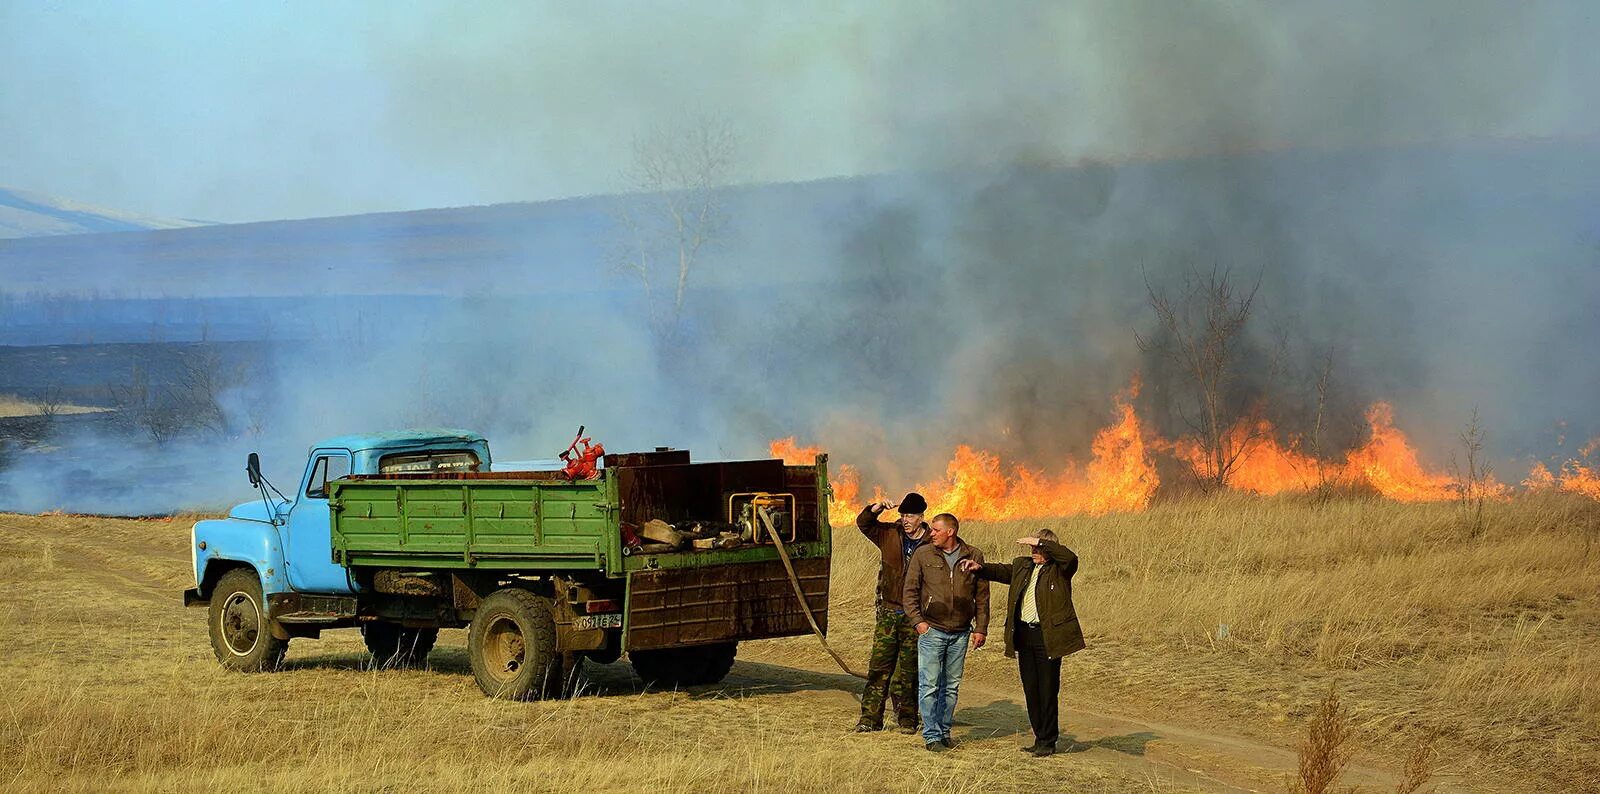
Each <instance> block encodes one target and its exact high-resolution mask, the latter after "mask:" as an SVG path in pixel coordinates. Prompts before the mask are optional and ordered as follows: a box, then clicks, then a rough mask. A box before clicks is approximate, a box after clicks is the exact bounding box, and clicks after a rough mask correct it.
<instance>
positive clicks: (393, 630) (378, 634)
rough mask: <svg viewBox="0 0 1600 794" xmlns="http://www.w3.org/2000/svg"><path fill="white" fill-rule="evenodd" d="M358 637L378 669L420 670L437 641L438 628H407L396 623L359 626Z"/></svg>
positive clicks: (380, 622) (381, 622)
mask: <svg viewBox="0 0 1600 794" xmlns="http://www.w3.org/2000/svg"><path fill="white" fill-rule="evenodd" d="M361 638H362V639H363V640H365V641H366V643H367V650H369V651H371V652H372V662H373V664H375V665H377V666H378V667H420V666H422V665H423V664H425V663H427V661H428V652H429V651H431V650H433V643H434V642H435V641H437V640H438V639H439V630H438V629H408V628H406V627H404V626H401V625H400V624H398V623H387V622H383V621H379V622H375V623H368V624H366V625H364V626H362V627H361Z"/></svg>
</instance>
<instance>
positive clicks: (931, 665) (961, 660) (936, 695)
mask: <svg viewBox="0 0 1600 794" xmlns="http://www.w3.org/2000/svg"><path fill="white" fill-rule="evenodd" d="M971 633H972V632H971V631H944V630H943V629H937V628H934V627H932V626H929V627H928V633H927V634H923V635H922V636H920V637H917V704H918V706H920V708H921V711H922V741H923V742H925V743H928V742H936V741H939V740H940V739H948V738H950V722H951V721H952V720H953V719H955V715H956V691H957V690H959V689H960V688H961V671H962V669H964V668H965V667H966V666H967V636H968V635H970V634H971Z"/></svg>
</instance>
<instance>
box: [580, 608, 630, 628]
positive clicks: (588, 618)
mask: <svg viewBox="0 0 1600 794" xmlns="http://www.w3.org/2000/svg"><path fill="white" fill-rule="evenodd" d="M572 627H573V628H575V629H578V630H580V631H582V630H584V629H620V628H622V613H620V612H617V613H613V614H610V615H579V616H578V617H577V619H576V620H574V621H572Z"/></svg>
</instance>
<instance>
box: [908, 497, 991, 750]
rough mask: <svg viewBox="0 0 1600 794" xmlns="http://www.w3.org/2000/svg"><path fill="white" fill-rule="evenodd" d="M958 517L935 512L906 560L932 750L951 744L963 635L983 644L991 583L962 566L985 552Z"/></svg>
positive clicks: (925, 737)
mask: <svg viewBox="0 0 1600 794" xmlns="http://www.w3.org/2000/svg"><path fill="white" fill-rule="evenodd" d="M960 528H961V522H959V521H957V520H956V517H955V516H953V515H950V514H949V513H940V514H939V515H936V516H934V517H933V521H932V523H931V524H930V525H929V528H928V531H929V535H930V539H929V542H928V543H927V544H926V545H924V546H922V547H921V548H919V549H917V550H916V552H914V553H913V554H912V555H911V559H910V561H908V562H907V563H906V565H907V568H906V592H905V598H904V599H903V603H904V604H905V608H906V620H908V621H910V622H911V625H912V626H913V627H914V628H915V629H916V631H917V692H918V696H919V697H918V705H919V706H920V707H921V710H922V741H923V743H924V745H925V746H926V747H927V748H928V749H929V750H932V751H933V752H936V753H938V752H943V751H945V750H948V749H950V748H951V747H954V746H955V742H954V741H952V740H951V738H950V723H951V721H952V720H953V719H954V717H955V713H956V693H957V692H958V691H959V690H960V688H961V673H962V670H963V669H964V668H965V667H966V663H967V638H968V637H969V636H970V637H971V639H972V647H974V648H982V647H983V641H984V639H985V635H986V634H987V633H988V631H989V583H988V582H986V581H983V580H982V579H979V578H978V577H976V576H974V575H973V574H972V573H971V572H970V570H963V568H962V564H963V563H968V562H973V563H977V564H979V565H982V564H983V552H981V551H979V550H978V549H977V547H975V546H969V545H967V544H966V543H965V542H963V541H962V540H961V538H959V537H957V536H956V533H957V531H958V530H959V529H960Z"/></svg>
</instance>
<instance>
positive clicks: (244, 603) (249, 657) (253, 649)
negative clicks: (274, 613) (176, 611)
mask: <svg viewBox="0 0 1600 794" xmlns="http://www.w3.org/2000/svg"><path fill="white" fill-rule="evenodd" d="M265 603H266V600H265V599H263V598H262V597H261V580H260V579H257V578H256V573H255V571H252V570H250V569H248V568H235V569H233V570H231V571H228V572H227V573H225V574H223V575H222V578H221V579H219V580H217V586H216V588H215V589H213V590H212V591H211V609H210V618H211V620H210V623H211V650H212V651H213V652H214V653H216V655H217V661H219V662H221V663H222V666H223V667H226V668H228V669H229V670H240V671H243V672H247V673H256V672H261V671H263V670H275V669H277V667H278V664H279V663H280V662H282V661H283V654H284V653H285V652H286V651H287V650H288V649H289V642H288V640H280V639H278V638H277V637H274V636H272V628H271V626H270V625H269V624H268V623H267V614H266V610H265V609H264V608H263V605H264V604H265Z"/></svg>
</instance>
